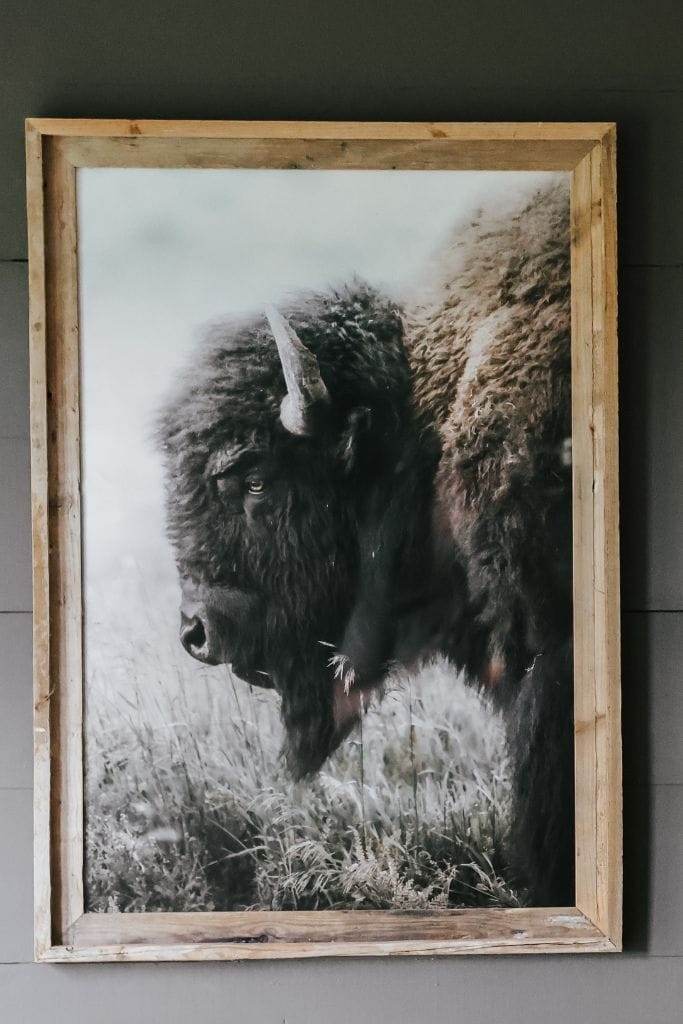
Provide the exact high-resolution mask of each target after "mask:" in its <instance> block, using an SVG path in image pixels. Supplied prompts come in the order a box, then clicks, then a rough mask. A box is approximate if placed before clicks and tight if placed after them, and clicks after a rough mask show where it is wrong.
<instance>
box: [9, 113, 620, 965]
mask: <svg viewBox="0 0 683 1024" xmlns="http://www.w3.org/2000/svg"><path fill="white" fill-rule="evenodd" d="M26 142H27V176H28V217H29V256H30V258H29V274H30V346H31V430H32V512H33V557H34V676H35V794H36V796H35V914H36V917H35V935H36V939H35V941H36V958H37V959H38V960H42V961H68V962H82V961H121V960H124V961H126V960H128V961H134V960H213V959H219V960H232V959H255V958H262V957H317V956H337V955H346V956H365V955H370V956H374V955H390V954H404V955H405V954H428V955H433V954H455V953H461V954H462V953H521V952H534V953H538V952H563V953H564V952H579V953H586V952H606V951H611V950H618V949H620V944H621V847H622V835H621V749H620V683H619V553H618V484H617V380H616V373H617V348H616V345H617V340H616V215H615V207H616V200H615V128H614V125H612V124H564V123H562V124H559V123H558V124H550V123H549V124H474V123H473V124H432V123H424V124H406V123H400V124H371V123H320V122H312V123H294V122H292V123H290V122H230V121H226V122H210V121H207V122H203V121H196V122H194V121H189V122H188V121H177V122H169V121H109V120H60V119H31V120H29V121H28V122H27V127H26Z"/></svg>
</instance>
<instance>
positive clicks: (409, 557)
mask: <svg viewBox="0 0 683 1024" xmlns="http://www.w3.org/2000/svg"><path fill="white" fill-rule="evenodd" d="M159 438H160V442H161V446H162V449H163V453H164V459H165V466H166V488H167V523H168V532H169V537H170V540H171V542H172V544H173V547H174V550H175V554H176V560H177V565H178V571H179V575H180V579H181V587H182V607H181V627H180V640H181V642H182V644H183V646H184V647H185V649H186V650H187V651H188V652H189V654H191V655H192V656H193V657H195V658H197V659H199V660H200V661H204V662H207V663H209V664H220V663H226V664H230V665H231V666H232V669H233V671H234V672H235V674H236V675H238V676H239V677H241V678H242V679H244V680H246V681H247V682H249V683H251V684H253V685H260V686H270V687H275V689H276V690H277V691H278V692H279V694H280V695H281V698H282V712H283V719H284V724H285V729H286V734H287V755H288V760H289V763H290V765H291V767H292V770H293V771H294V773H295V774H296V775H299V776H300V775H304V774H306V773H308V772H310V771H314V770H315V769H317V768H318V767H319V766H320V764H321V763H322V761H323V760H324V759H325V758H326V757H327V756H328V754H329V753H330V752H331V751H332V750H333V749H334V748H335V746H336V745H337V744H338V743H339V742H340V739H341V738H342V737H343V736H344V734H345V733H346V732H347V731H348V729H349V727H350V724H352V722H353V721H354V720H355V718H356V717H357V715H358V713H359V707H360V706H361V704H362V701H361V696H362V694H363V692H364V691H365V690H367V689H368V688H370V687H374V686H376V685H378V683H380V682H381V680H382V678H383V677H384V675H385V674H386V671H387V665H388V663H389V661H390V660H391V659H393V658H396V657H404V656H406V653H408V654H409V653H411V652H414V651H416V650H417V649H418V648H421V647H423V646H424V637H425V635H426V634H427V633H429V629H430V625H429V613H428V612H427V613H426V614H425V615H424V616H423V617H422V619H421V620H420V623H419V625H418V624H417V619H416V614H415V609H416V608H421V609H428V608H429V605H430V599H431V596H432V592H433V574H432V572H431V567H430V557H429V549H430V537H429V534H430V526H429V509H430V507H431V495H432V480H433V476H434V470H435V464H436V456H437V448H436V444H435V441H434V439H433V437H432V436H431V435H430V434H429V432H428V431H427V430H425V429H424V428H420V427H419V425H418V423H417V419H416V415H415V413H414V410H413V405H412V399H411V381H410V370H409V366H408V362H407V359H406V355H405V351H404V347H403V324H402V318H401V315H400V312H399V310H398V309H397V308H396V307H395V306H394V305H393V304H392V303H390V302H388V301H387V300H386V299H383V298H382V297H380V296H379V295H378V294H377V293H376V292H374V291H373V290H371V289H370V288H368V287H366V286H364V285H361V284H358V285H356V286H354V287H353V288H351V289H349V290H347V291H344V292H341V293H332V294H328V295H317V296H313V297H309V298H308V299H306V300H302V301H301V302H299V303H297V304H296V305H294V306H292V307H291V308H289V309H286V310H285V311H284V315H281V314H280V313H278V312H277V311H274V310H272V311H269V312H268V313H267V314H266V315H264V316H262V317H257V318H254V319H253V320H251V321H243V322H231V323H227V324H226V323H221V324H219V325H217V326H215V327H214V328H212V329H211V330H210V332H209V335H208V337H207V338H206V340H205V343H204V346H203V348H202V349H201V350H200V352H199V354H198V355H197V358H196V360H195V363H194V365H193V366H192V367H191V368H190V371H189V372H188V373H187V374H186V375H185V377H184V379H183V381H182V384H181V386H180V388H179V390H178V391H177V393H176V394H175V396H174V397H173V398H172V399H171V400H170V401H169V402H168V403H167V405H166V407H165V409H164V411H163V413H162V416H161V421H160V428H159Z"/></svg>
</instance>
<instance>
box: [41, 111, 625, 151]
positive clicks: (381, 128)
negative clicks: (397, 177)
mask: <svg viewBox="0 0 683 1024" xmlns="http://www.w3.org/2000/svg"><path fill="white" fill-rule="evenodd" d="M26 125H27V130H28V129H30V130H32V131H36V132H39V133H41V134H43V135H58V136H60V137H61V138H73V137H78V136H91V137H93V138H105V139H108V138H122V137H126V136H133V137H136V138H137V137H145V138H171V139H183V138H187V139H226V138H233V139H331V140H333V141H336V140H339V139H342V140H344V139H420V140H429V139H461V140H463V141H467V142H473V141H482V142H492V141H497V140H503V141H528V140H537V141H541V142H551V141H557V140H560V141H565V140H568V141H579V142H586V143H588V144H589V148H590V143H592V142H597V141H599V140H600V139H602V138H603V136H604V135H605V133H606V132H609V131H610V130H611V129H612V128H613V127H614V126H613V124H612V123H611V122H603V121H597V122H589V121H576V122H572V121H561V122H552V121H550V122H548V121H534V122H527V121H507V122H493V121H455V122H454V121H434V122H432V121H201V120H200V121H164V120H134V119H127V118H113V119H107V118H59V117H54V118H53V117H34V118H31V117H30V118H27V121H26Z"/></svg>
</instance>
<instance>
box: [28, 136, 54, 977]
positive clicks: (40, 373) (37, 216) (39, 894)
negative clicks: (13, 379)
mask: <svg viewBox="0 0 683 1024" xmlns="http://www.w3.org/2000/svg"><path fill="white" fill-rule="evenodd" d="M26 201H27V215H28V236H29V250H28V252H29V353H30V370H29V373H30V403H31V535H32V546H33V709H34V715H33V759H34V767H33V786H34V804H33V806H34V836H35V839H34V843H35V845H34V869H33V871H34V883H33V902H34V917H35V936H34V941H35V954H36V958H40V957H41V956H43V955H44V953H45V952H46V950H48V949H49V947H50V946H51V944H52V934H51V911H50V901H51V880H50V846H51V844H50V792H51V778H50V688H51V682H50V589H49V587H50V576H49V572H50V569H49V541H48V498H47V481H48V466H47V366H46V304H45V222H44V196H43V147H42V140H41V137H40V134H39V133H38V132H37V131H36V130H35V129H32V128H31V127H30V126H29V127H28V128H27V132H26Z"/></svg>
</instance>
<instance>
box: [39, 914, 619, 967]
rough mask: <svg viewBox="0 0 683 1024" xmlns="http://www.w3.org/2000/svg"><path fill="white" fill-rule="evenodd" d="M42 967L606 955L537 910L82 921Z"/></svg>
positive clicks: (96, 917)
mask: <svg viewBox="0 0 683 1024" xmlns="http://www.w3.org/2000/svg"><path fill="white" fill-rule="evenodd" d="M70 939H71V941H70V942H69V945H68V946H67V947H65V948H63V949H61V950H59V949H53V950H51V952H50V954H49V955H48V957H47V958H46V959H52V960H61V959H67V960H69V959H72V958H74V957H75V958H76V959H79V960H101V959H106V960H167V959H182V960H207V959H210V960H213V959H220V960H237V959H239V960H241V959H248V960H260V959H270V958H273V957H283V956H284V957H287V958H292V957H319V956H377V955H387V954H391V955H406V956H413V955H438V954H471V953H520V952H534V953H538V952H565V953H566V952H594V951H600V952H606V951H610V950H611V948H612V946H611V943H610V942H609V940H606V939H605V936H604V935H603V934H602V932H601V931H600V930H599V929H598V928H596V926H595V925H594V924H593V923H592V922H591V921H589V920H588V919H587V918H586V917H585V916H584V915H583V914H581V913H580V912H579V911H577V910H576V908H574V907H566V908H557V909H553V910H545V909H539V908H530V909H519V910H496V909H494V910H476V909H473V910H451V911H433V912H423V913H411V912H410V911H380V910H377V911H339V912H335V911H293V912H292V911H290V912H264V911H256V912H253V911H252V912H244V913H229V914H224V913H213V914H212V913H209V914H191V913H188V914H154V913H152V914H85V915H84V916H83V918H81V920H80V921H78V922H76V924H75V926H74V927H73V928H72V929H71V936H70Z"/></svg>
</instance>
